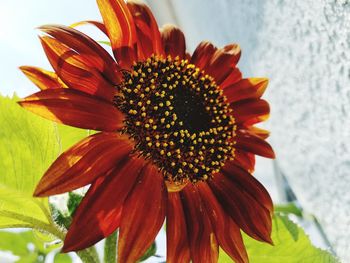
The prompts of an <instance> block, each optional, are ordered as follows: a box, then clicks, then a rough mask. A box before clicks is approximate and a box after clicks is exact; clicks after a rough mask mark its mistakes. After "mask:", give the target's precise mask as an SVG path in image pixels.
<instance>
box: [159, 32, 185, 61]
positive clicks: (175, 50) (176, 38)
mask: <svg viewBox="0 0 350 263" xmlns="http://www.w3.org/2000/svg"><path fill="white" fill-rule="evenodd" d="M161 35H162V41H163V47H164V51H165V54H166V55H170V56H171V57H173V58H175V57H177V56H179V57H180V58H181V59H184V58H185V55H186V40H185V36H184V33H183V32H182V31H181V30H180V29H179V28H178V27H176V26H174V25H165V26H163V27H162V29H161Z"/></svg>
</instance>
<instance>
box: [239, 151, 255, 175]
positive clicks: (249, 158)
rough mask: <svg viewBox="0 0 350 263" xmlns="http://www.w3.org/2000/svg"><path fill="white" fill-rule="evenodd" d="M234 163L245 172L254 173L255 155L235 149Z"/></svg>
mask: <svg viewBox="0 0 350 263" xmlns="http://www.w3.org/2000/svg"><path fill="white" fill-rule="evenodd" d="M234 161H235V162H236V163H237V164H238V165H239V166H241V167H242V168H244V169H245V170H247V171H248V172H250V173H252V172H254V167H255V155H254V154H251V153H247V152H245V151H241V150H239V149H235V159H234Z"/></svg>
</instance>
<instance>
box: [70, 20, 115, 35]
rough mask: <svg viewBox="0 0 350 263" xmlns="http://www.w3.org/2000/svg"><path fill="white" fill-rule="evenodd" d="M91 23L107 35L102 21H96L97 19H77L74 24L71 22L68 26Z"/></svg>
mask: <svg viewBox="0 0 350 263" xmlns="http://www.w3.org/2000/svg"><path fill="white" fill-rule="evenodd" d="M89 24H91V25H93V26H95V27H97V28H98V29H99V30H101V31H102V32H103V33H104V34H105V35H106V36H108V34H107V29H106V27H105V25H104V24H103V23H102V22H98V21H93V20H86V21H79V22H76V23H74V24H71V25H70V27H77V26H82V25H89Z"/></svg>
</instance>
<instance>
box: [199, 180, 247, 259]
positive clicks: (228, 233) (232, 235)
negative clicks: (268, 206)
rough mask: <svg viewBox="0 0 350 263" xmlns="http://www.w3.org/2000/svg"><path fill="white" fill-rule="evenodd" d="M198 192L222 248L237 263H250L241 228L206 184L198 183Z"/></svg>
mask: <svg viewBox="0 0 350 263" xmlns="http://www.w3.org/2000/svg"><path fill="white" fill-rule="evenodd" d="M197 185H198V190H199V191H198V192H199V193H200V196H201V198H202V201H203V203H204V205H205V208H206V211H207V213H208V216H209V218H210V221H211V223H212V226H213V228H214V231H215V236H216V239H217V240H218V242H219V245H220V247H222V249H223V250H224V251H225V252H226V253H227V254H228V255H229V256H230V257H231V258H232V259H233V260H234V261H235V262H237V263H248V255H247V252H246V249H245V247H244V244H243V240H242V235H241V232H240V229H239V227H238V226H237V225H236V224H235V223H234V222H233V221H232V219H231V218H230V217H229V216H228V215H227V214H226V213H225V212H224V210H223V209H222V207H221V205H220V204H219V202H218V201H217V199H216V197H215V195H214V194H213V192H212V191H211V189H210V188H209V186H208V185H207V184H206V183H198V184H197Z"/></svg>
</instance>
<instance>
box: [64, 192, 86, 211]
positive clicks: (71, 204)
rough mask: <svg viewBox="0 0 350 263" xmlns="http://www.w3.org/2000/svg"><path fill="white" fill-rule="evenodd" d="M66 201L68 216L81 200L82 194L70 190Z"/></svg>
mask: <svg viewBox="0 0 350 263" xmlns="http://www.w3.org/2000/svg"><path fill="white" fill-rule="evenodd" d="M68 195H69V198H68V203H67V208H68V212H69V215H70V216H73V215H74V212H75V210H76V209H77V208H78V206H79V204H80V202H81V200H82V199H83V196H82V195H79V194H77V193H73V192H70V193H69V194H68Z"/></svg>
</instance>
